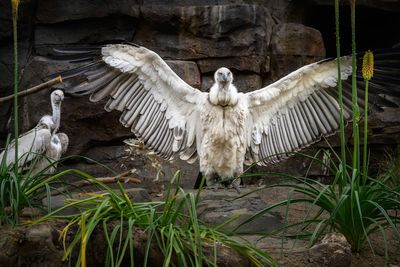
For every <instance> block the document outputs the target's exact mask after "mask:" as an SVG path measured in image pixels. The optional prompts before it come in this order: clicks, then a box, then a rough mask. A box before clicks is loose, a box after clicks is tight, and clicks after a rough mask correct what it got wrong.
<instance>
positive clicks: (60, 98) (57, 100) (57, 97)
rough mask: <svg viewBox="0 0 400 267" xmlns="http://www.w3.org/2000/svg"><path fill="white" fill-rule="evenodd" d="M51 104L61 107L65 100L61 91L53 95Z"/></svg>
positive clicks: (54, 92)
mask: <svg viewBox="0 0 400 267" xmlns="http://www.w3.org/2000/svg"><path fill="white" fill-rule="evenodd" d="M50 97H51V103H52V104H53V103H54V104H55V105H57V106H59V105H60V104H61V102H62V101H63V100H64V93H63V91H61V90H55V91H53V92H52V93H51V96H50Z"/></svg>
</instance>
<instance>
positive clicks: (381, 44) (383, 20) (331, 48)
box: [304, 5, 400, 57]
mask: <svg viewBox="0 0 400 267" xmlns="http://www.w3.org/2000/svg"><path fill="white" fill-rule="evenodd" d="M339 13H340V38H341V51H342V55H346V54H350V53H351V21H350V7H349V6H342V7H341V8H340V10H339ZM304 24H305V25H307V26H310V27H313V28H316V29H318V30H319V31H320V32H321V33H322V36H323V38H324V42H325V48H326V56H327V57H334V56H335V55H336V40H335V13H334V7H333V6H332V5H319V6H315V5H308V6H307V7H306V8H304ZM399 42H400V14H399V12H390V11H387V10H381V9H377V8H371V7H366V6H357V7H356V45H357V51H365V50H368V49H383V48H389V47H392V46H394V45H396V44H398V43H399Z"/></svg>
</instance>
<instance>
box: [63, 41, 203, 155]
mask: <svg viewBox="0 0 400 267" xmlns="http://www.w3.org/2000/svg"><path fill="white" fill-rule="evenodd" d="M56 51H58V52H59V53H61V56H62V57H64V58H69V60H70V61H72V62H73V61H78V62H80V61H89V63H88V64H86V65H84V66H82V67H78V68H76V69H73V70H72V71H67V72H65V73H63V79H64V81H65V84H66V87H67V88H65V90H66V92H67V93H70V94H72V95H85V94H90V101H92V102H97V101H99V100H101V99H103V98H108V102H107V104H106V106H105V109H106V110H107V111H111V110H118V111H121V112H122V115H121V117H120V122H121V123H122V124H123V125H124V126H125V127H129V128H131V131H132V132H133V133H134V134H135V135H136V137H137V138H139V139H140V140H142V141H144V143H145V144H146V145H147V147H149V148H150V149H152V150H154V151H155V152H156V153H157V154H158V155H160V156H161V157H163V158H164V159H167V160H171V159H173V156H174V155H176V154H179V155H180V158H181V159H183V160H186V161H188V162H194V160H195V159H196V158H197V153H196V142H195V137H196V131H197V130H196V122H197V121H198V116H199V110H198V109H199V106H200V105H199V104H201V103H202V101H206V99H207V94H206V93H203V92H201V91H199V90H197V89H195V88H193V87H191V86H190V85H188V84H187V83H186V82H184V81H183V80H182V79H181V78H179V77H178V76H177V75H176V74H175V73H174V72H173V71H172V70H171V68H170V67H169V66H168V65H167V64H166V63H165V62H164V61H163V60H162V59H161V58H160V57H159V56H158V55H157V54H156V53H155V52H153V51H151V50H148V49H146V48H144V47H141V46H137V45H130V44H111V45H106V46H103V47H101V49H99V48H94V49H90V48H89V49H84V50H69V51H67V50H56Z"/></svg>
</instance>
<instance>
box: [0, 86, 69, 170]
mask: <svg viewBox="0 0 400 267" xmlns="http://www.w3.org/2000/svg"><path fill="white" fill-rule="evenodd" d="M50 99H51V106H52V115H51V116H50V115H45V116H43V117H42V118H41V119H40V121H39V123H38V124H37V125H36V126H35V127H34V128H33V129H31V130H30V131H28V132H26V133H24V134H22V135H20V136H19V138H18V158H19V159H18V166H19V167H21V168H22V169H29V170H30V173H31V174H32V175H34V174H37V173H39V172H41V171H43V170H44V169H45V168H47V167H48V166H49V165H51V164H53V163H54V162H56V161H58V160H59V159H60V158H61V155H62V154H63V153H65V151H66V149H67V147H68V136H67V135H66V134H64V133H56V132H57V131H58V128H59V127H60V119H61V110H60V109H61V102H62V101H63V99H64V93H63V92H62V91H61V90H55V91H54V92H52V93H51V96H50ZM3 157H5V163H6V164H7V165H11V164H14V162H15V140H12V141H11V142H10V144H9V145H8V147H7V149H6V150H4V151H2V152H1V153H0V160H2V159H3ZM56 167H57V165H56V164H53V166H51V167H49V168H48V169H47V170H45V171H44V172H43V173H47V174H50V173H53V172H55V170H56Z"/></svg>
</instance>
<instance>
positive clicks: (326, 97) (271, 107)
mask: <svg viewBox="0 0 400 267" xmlns="http://www.w3.org/2000/svg"><path fill="white" fill-rule="evenodd" d="M360 61H361V62H362V59H361V60H360V58H359V59H358V62H359V63H360ZM340 64H341V79H342V80H344V81H343V108H344V109H343V112H344V120H345V121H346V122H348V121H350V120H351V118H352V116H351V114H352V102H351V99H352V98H351V97H352V95H351V81H349V80H350V79H348V78H349V77H351V73H352V66H351V57H350V56H345V57H342V58H340ZM357 71H358V74H357V79H358V80H359V83H360V84H359V85H358V93H359V95H358V103H359V105H360V107H361V108H363V107H364V92H363V84H362V77H360V76H361V75H360V73H359V72H360V71H361V66H360V64H359V66H358V69H357ZM399 74H400V51H399V50H395V49H394V50H391V51H380V52H377V53H376V54H375V75H374V77H373V78H372V80H371V81H370V83H369V84H370V91H369V92H370V94H369V100H370V101H371V102H373V103H374V104H377V105H378V106H381V107H384V106H393V103H392V102H390V101H387V100H385V99H384V98H383V97H382V94H389V95H392V96H399V95H400V78H399V76H398V75H399ZM337 80H338V71H337V60H324V61H321V62H316V63H313V64H309V65H306V66H304V67H302V68H300V69H298V70H296V71H294V72H292V73H290V74H288V75H287V76H285V77H283V78H282V79H280V80H278V81H276V82H274V83H272V84H270V85H268V86H266V87H264V88H261V89H259V90H256V91H253V92H249V93H247V94H245V96H246V97H247V101H248V105H249V111H250V116H249V121H248V133H247V140H248V142H247V143H248V148H247V155H246V163H253V162H257V163H259V164H268V163H273V162H277V161H279V160H282V159H285V158H287V157H288V156H290V153H291V152H295V151H298V150H300V149H303V148H305V147H307V146H309V145H311V144H313V143H315V142H318V141H319V140H321V138H322V137H323V136H329V135H332V134H334V133H335V132H336V131H337V130H338V129H339V125H340V119H339V118H340V117H339V114H340V111H339V103H338V91H337ZM346 80H347V81H346Z"/></svg>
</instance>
